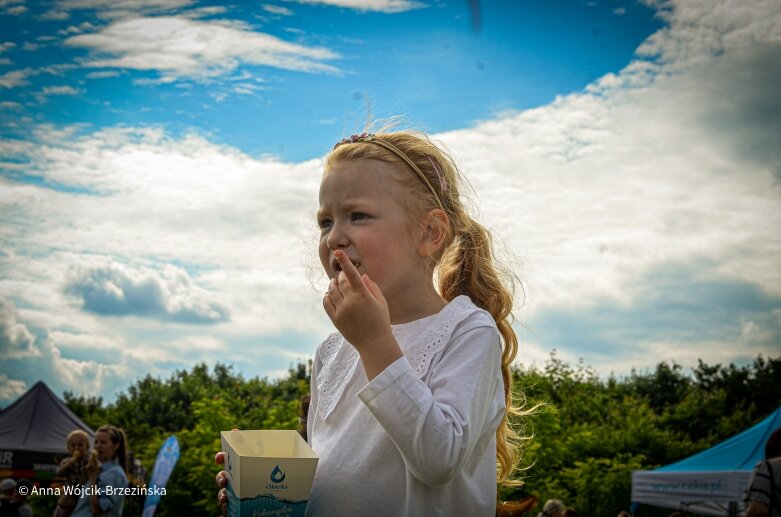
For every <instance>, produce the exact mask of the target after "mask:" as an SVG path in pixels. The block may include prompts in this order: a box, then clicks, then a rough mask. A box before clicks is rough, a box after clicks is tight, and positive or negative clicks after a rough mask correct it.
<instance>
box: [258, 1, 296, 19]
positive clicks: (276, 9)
mask: <svg viewBox="0 0 781 517" xmlns="http://www.w3.org/2000/svg"><path fill="white" fill-rule="evenodd" d="M262 8H263V10H264V11H266V12H267V13H271V14H278V15H280V16H292V15H293V11H291V10H290V9H288V8H287V7H282V6H281V5H272V4H263V5H262Z"/></svg>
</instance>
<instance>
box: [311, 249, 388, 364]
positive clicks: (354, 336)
mask: <svg viewBox="0 0 781 517" xmlns="http://www.w3.org/2000/svg"><path fill="white" fill-rule="evenodd" d="M334 257H335V258H336V260H337V262H339V265H340V266H341V268H342V270H341V271H340V272H339V274H338V275H337V276H335V277H334V278H332V279H331V283H330V284H329V285H328V292H327V293H326V295H325V298H323V307H324V308H325V312H326V314H328V317H329V318H331V321H333V322H334V325H335V326H336V328H337V329H338V330H339V332H341V333H342V336H344V338H345V339H346V340H347V341H349V342H350V343H351V344H352V345H353V346H355V348H358V349H360V348H361V347H362V346H363V345H364V344H365V343H367V342H370V341H372V340H375V339H377V337H378V335H380V334H382V333H385V332H387V333H390V315H389V313H388V303H387V302H386V301H385V297H384V296H383V295H382V291H381V290H380V288H379V286H378V285H377V284H375V283H374V282H373V281H372V280H371V279H370V278H369V276H368V275H363V276H361V274H360V273H358V270H357V269H355V266H354V265H353V263H352V262H351V261H350V259H349V258H347V254H345V253H344V252H343V251H342V250H336V251H335V252H334Z"/></svg>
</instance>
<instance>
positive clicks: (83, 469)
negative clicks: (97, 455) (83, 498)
mask: <svg viewBox="0 0 781 517" xmlns="http://www.w3.org/2000/svg"><path fill="white" fill-rule="evenodd" d="M65 444H66V446H67V448H68V452H69V453H70V456H69V457H67V458H65V459H63V460H62V461H61V462H60V467H59V468H58V469H57V477H64V478H66V480H67V481H66V484H67V485H69V486H71V487H73V488H76V487H80V486H81V485H83V484H84V482H85V481H87V462H88V461H89V435H87V433H86V432H84V431H82V430H81V429H76V430H75V431H71V432H70V433H69V434H68V438H67V439H66V441H65ZM78 499H79V498H78V496H77V495H75V494H73V493H71V494H70V495H68V494H62V495H61V496H60V499H59V500H58V501H57V508H56V509H55V510H54V517H68V516H69V515H70V514H71V513H73V509H74V508H75V507H76V503H77V502H78Z"/></svg>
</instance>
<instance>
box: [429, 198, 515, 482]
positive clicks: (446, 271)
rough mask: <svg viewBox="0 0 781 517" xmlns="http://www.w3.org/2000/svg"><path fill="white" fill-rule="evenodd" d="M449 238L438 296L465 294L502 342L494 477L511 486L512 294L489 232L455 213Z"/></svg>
mask: <svg viewBox="0 0 781 517" xmlns="http://www.w3.org/2000/svg"><path fill="white" fill-rule="evenodd" d="M458 215H459V216H460V217H459V218H458V219H460V220H459V221H458V223H460V224H458V223H457V225H456V228H455V233H456V235H455V238H454V240H453V243H452V244H451V245H450V246H449V247H448V249H447V250H446V251H445V253H444V255H443V256H442V259H441V261H440V263H439V268H438V277H439V289H440V292H441V293H442V297H443V298H445V299H446V300H448V301H449V300H452V299H454V298H455V297H457V296H459V295H462V294H465V295H467V296H469V297H470V298H471V300H472V302H473V303H474V304H475V305H477V306H478V307H480V308H482V309H484V310H486V311H488V312H489V313H490V314H491V316H492V317H493V319H494V321H495V322H496V326H497V328H498V329H499V334H500V336H501V338H502V342H503V344H504V346H503V348H502V379H503V380H504V398H505V406H506V408H507V410H506V412H505V414H504V417H503V418H502V422H501V424H500V425H499V428H498V429H497V430H496V460H497V467H498V472H497V480H498V482H500V483H502V484H504V485H508V486H515V485H519V484H520V482H518V481H514V480H511V479H510V476H511V475H512V473H513V472H514V471H515V469H516V468H517V465H518V462H519V461H520V445H521V442H522V440H523V438H522V437H521V436H520V435H519V434H518V433H517V432H515V430H513V428H512V426H511V425H510V421H509V417H510V415H521V414H522V412H521V411H520V410H519V409H518V408H517V407H515V406H514V405H513V381H512V371H511V370H510V365H511V364H512V361H513V359H515V354H516V353H517V351H518V337H517V336H516V335H515V331H514V330H513V328H512V324H511V322H512V306H513V293H512V291H511V290H510V289H508V288H507V287H506V286H507V285H510V286H512V285H513V276H512V274H511V273H509V272H508V271H505V270H503V269H501V268H499V269H497V266H496V265H495V262H494V259H493V255H494V253H493V246H492V242H491V234H490V233H488V230H486V229H485V228H484V227H483V226H481V225H480V224H479V223H478V222H476V221H475V220H474V219H472V218H471V217H470V216H469V215H468V214H467V213H466V212H464V211H461V213H460V214H458Z"/></svg>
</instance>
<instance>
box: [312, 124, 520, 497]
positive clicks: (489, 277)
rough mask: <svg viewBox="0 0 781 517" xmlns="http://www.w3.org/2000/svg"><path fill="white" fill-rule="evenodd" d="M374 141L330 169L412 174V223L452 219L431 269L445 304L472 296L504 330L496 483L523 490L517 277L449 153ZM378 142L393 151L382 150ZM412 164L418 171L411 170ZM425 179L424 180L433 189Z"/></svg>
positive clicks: (347, 147) (350, 144) (349, 148)
mask: <svg viewBox="0 0 781 517" xmlns="http://www.w3.org/2000/svg"><path fill="white" fill-rule="evenodd" d="M373 140H374V141H366V140H363V139H362V138H361V137H358V138H356V139H353V140H350V141H344V140H343V141H342V142H341V144H338V145H337V146H336V147H335V148H334V150H333V151H332V152H331V153H330V154H329V155H328V156H327V158H326V170H328V169H329V168H330V167H332V166H333V165H334V164H335V163H336V162H339V161H349V160H359V159H364V160H379V161H382V162H385V163H388V164H390V165H392V166H394V167H395V168H396V169H397V170H399V171H407V172H408V173H406V174H400V175H398V177H397V178H396V180H397V181H398V182H399V183H400V184H401V185H402V186H404V187H406V188H408V189H409V191H410V193H414V195H410V196H409V197H405V198H404V199H403V200H401V202H402V203H404V204H405V205H406V206H407V207H408V209H409V212H410V220H411V221H416V220H420V218H421V216H423V215H424V214H426V213H428V212H429V211H431V210H433V209H437V208H440V207H441V208H442V209H443V210H444V211H445V213H446V214H447V217H448V221H449V228H448V234H447V236H446V238H445V241H444V244H443V246H442V250H441V251H440V253H439V255H438V256H436V257H433V259H434V260H433V263H432V264H431V267H432V269H433V271H434V272H435V273H436V275H437V279H438V282H437V283H438V287H439V292H440V295H441V296H442V297H443V298H444V299H445V300H447V301H451V300H453V299H454V298H456V297H457V296H459V295H462V294H463V295H467V296H469V298H471V300H472V301H473V302H474V303H475V305H477V306H478V307H480V308H482V309H484V310H486V311H488V312H489V313H490V314H491V316H492V317H493V319H494V321H495V322H496V325H497V327H498V329H499V334H500V335H501V340H502V379H503V381H504V394H505V407H506V410H505V414H504V417H503V418H502V422H501V424H500V425H499V427H498V429H497V430H496V460H497V480H498V482H499V483H501V484H504V485H507V486H518V485H520V484H521V483H520V482H519V481H516V480H512V479H511V478H510V476H511V475H512V474H513V472H514V471H515V469H516V468H517V465H518V463H519V461H520V455H521V450H520V445H521V442H522V441H523V440H524V438H523V437H521V436H520V435H519V434H518V433H517V432H516V431H515V430H514V429H513V427H512V426H511V423H510V416H511V415H523V413H522V412H521V411H520V409H519V408H517V407H515V406H514V405H513V382H512V371H511V369H510V365H511V363H512V361H513V359H515V355H516V353H517V351H518V337H517V336H516V335H515V331H514V330H513V328H512V307H513V287H514V281H513V280H514V276H513V275H512V274H511V273H510V272H509V271H507V270H505V269H504V268H502V267H501V266H499V265H498V264H497V263H496V261H495V258H494V252H493V245H492V241H491V235H490V233H489V232H488V231H487V230H486V229H485V228H484V227H483V226H481V225H480V224H479V223H478V222H477V221H475V220H474V219H473V218H472V217H471V216H470V215H469V213H468V212H467V210H466V209H465V207H464V205H463V203H462V199H461V195H460V191H459V188H460V185H461V184H462V182H463V180H462V178H461V175H460V173H459V172H458V168H457V167H456V165H455V162H454V161H453V159H452V158H451V157H450V156H449V155H448V154H447V153H445V152H444V151H443V150H442V149H441V148H440V147H439V146H437V145H436V144H434V143H433V142H431V140H429V138H428V137H427V136H425V135H423V134H417V133H411V132H406V131H405V132H392V133H378V134H376V135H373ZM377 140H381V141H382V142H383V143H387V144H390V146H387V145H381V144H380V145H378V144H377V142H376V141H377ZM396 151H398V152H400V153H403V155H404V156H399V155H398V154H397V153H396ZM405 158H406V159H405ZM408 160H410V161H412V162H413V163H414V165H415V166H416V167H417V168H418V171H415V170H414V169H411V167H410V165H409V164H408ZM420 174H422V175H424V176H425V180H426V181H427V182H428V185H426V181H424V180H423V178H421V177H419V175H420ZM431 186H433V188H434V192H433V193H432V192H431V190H430V187H431ZM434 195H438V197H439V199H435V198H434Z"/></svg>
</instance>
